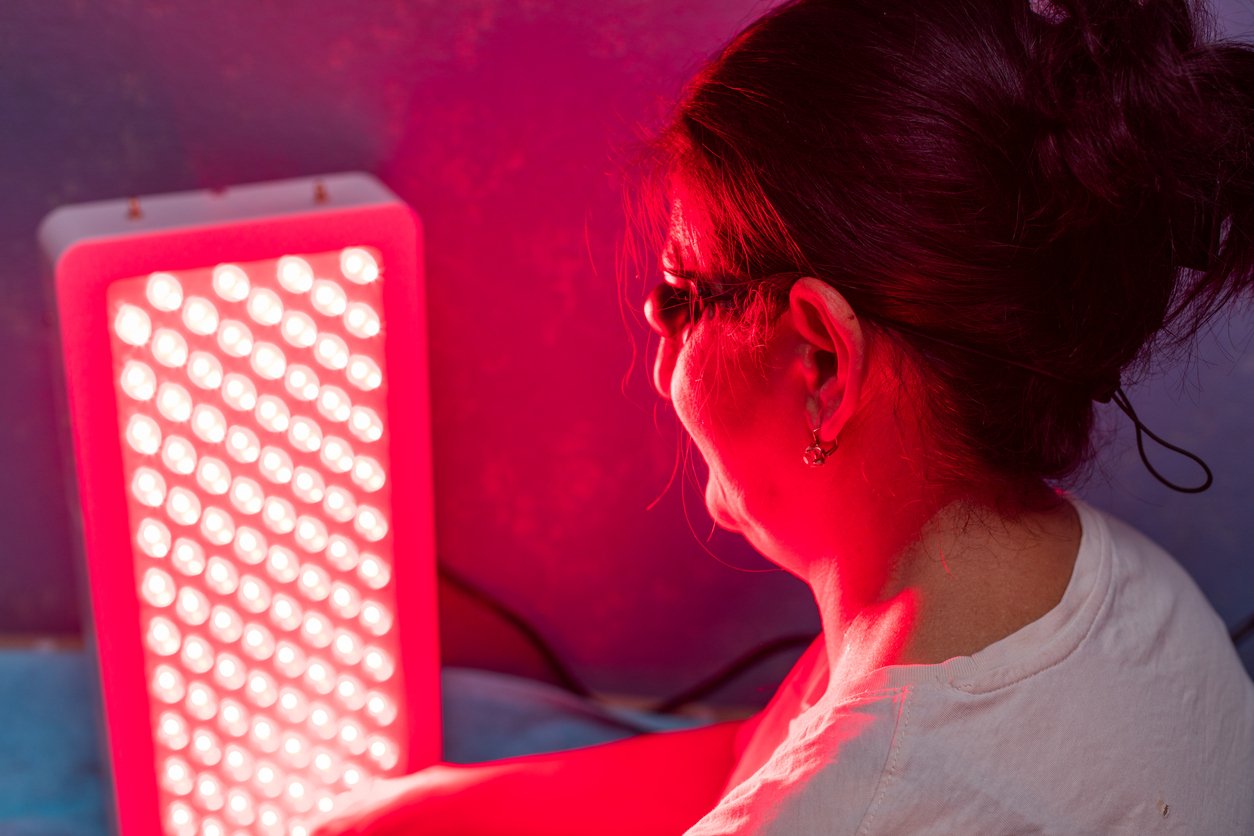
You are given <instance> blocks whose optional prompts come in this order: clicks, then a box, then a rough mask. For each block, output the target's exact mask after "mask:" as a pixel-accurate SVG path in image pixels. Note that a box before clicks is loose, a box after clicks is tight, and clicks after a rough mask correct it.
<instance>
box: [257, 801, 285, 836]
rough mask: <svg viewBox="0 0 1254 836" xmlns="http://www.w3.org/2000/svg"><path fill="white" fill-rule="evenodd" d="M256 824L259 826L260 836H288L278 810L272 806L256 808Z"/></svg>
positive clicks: (266, 805)
mask: <svg viewBox="0 0 1254 836" xmlns="http://www.w3.org/2000/svg"><path fill="white" fill-rule="evenodd" d="M257 824H259V825H260V826H261V834H262V836H288V833H287V828H285V827H284V826H283V816H282V814H281V813H280V812H279V808H278V807H275V806H274V805H272V804H262V805H261V806H260V807H258V808H257Z"/></svg>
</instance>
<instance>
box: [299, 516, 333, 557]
mask: <svg viewBox="0 0 1254 836" xmlns="http://www.w3.org/2000/svg"><path fill="white" fill-rule="evenodd" d="M295 538H296V545H298V546H300V547H301V548H302V549H304V550H305V551H307V552H309V553H310V554H317V553H318V552H320V551H322V550H323V549H325V548H326V546H327V527H326V526H325V525H323V523H322V521H321V520H319V519H317V518H316V517H304V516H302V517H297V518H296V531H295Z"/></svg>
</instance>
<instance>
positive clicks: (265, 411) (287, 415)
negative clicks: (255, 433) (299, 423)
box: [256, 395, 292, 433]
mask: <svg viewBox="0 0 1254 836" xmlns="http://www.w3.org/2000/svg"><path fill="white" fill-rule="evenodd" d="M256 415H257V423H258V424H260V425H261V426H262V428H264V429H267V430H269V431H270V432H272V433H281V432H286V431H287V426H288V424H289V422H290V421H291V420H292V413H291V410H289V409H288V408H287V404H286V403H284V402H283V399H282V398H277V397H275V396H274V395H262V396H261V397H260V398H258V399H257V412H256Z"/></svg>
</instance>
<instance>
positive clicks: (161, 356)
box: [152, 328, 187, 369]
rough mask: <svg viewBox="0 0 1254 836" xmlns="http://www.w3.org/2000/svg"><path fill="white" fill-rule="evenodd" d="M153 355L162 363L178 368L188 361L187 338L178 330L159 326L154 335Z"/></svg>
mask: <svg viewBox="0 0 1254 836" xmlns="http://www.w3.org/2000/svg"><path fill="white" fill-rule="evenodd" d="M152 357H153V359H154V360H156V361H157V362H158V363H160V364H161V365H163V366H166V367H168V368H171V369H176V368H178V367H179V366H181V365H183V364H184V363H186V362H187V340H185V339H183V335H182V334H180V333H179V332H178V331H173V330H171V329H169V328H158V329H157V330H156V331H154V332H153V335H152Z"/></svg>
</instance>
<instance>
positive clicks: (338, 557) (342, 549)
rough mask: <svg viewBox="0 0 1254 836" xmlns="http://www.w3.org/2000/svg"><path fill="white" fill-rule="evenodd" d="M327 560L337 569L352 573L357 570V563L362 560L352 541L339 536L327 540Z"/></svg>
mask: <svg viewBox="0 0 1254 836" xmlns="http://www.w3.org/2000/svg"><path fill="white" fill-rule="evenodd" d="M327 559H329V560H330V561H331V565H332V566H334V567H335V568H336V569H341V570H343V571H345V572H351V571H352V570H353V569H356V568H357V561H358V560H360V559H361V556H360V555H359V554H358V552H357V547H356V546H355V545H353V541H352V540H349V539H348V538H347V537H344V536H342V535H339V534H332V535H331V536H330V537H329V538H328V539H327Z"/></svg>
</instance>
